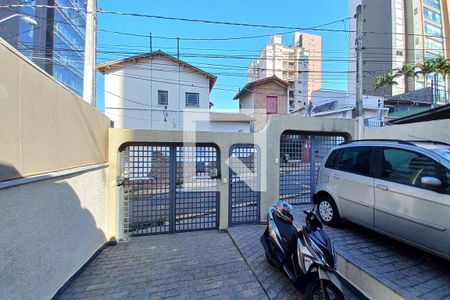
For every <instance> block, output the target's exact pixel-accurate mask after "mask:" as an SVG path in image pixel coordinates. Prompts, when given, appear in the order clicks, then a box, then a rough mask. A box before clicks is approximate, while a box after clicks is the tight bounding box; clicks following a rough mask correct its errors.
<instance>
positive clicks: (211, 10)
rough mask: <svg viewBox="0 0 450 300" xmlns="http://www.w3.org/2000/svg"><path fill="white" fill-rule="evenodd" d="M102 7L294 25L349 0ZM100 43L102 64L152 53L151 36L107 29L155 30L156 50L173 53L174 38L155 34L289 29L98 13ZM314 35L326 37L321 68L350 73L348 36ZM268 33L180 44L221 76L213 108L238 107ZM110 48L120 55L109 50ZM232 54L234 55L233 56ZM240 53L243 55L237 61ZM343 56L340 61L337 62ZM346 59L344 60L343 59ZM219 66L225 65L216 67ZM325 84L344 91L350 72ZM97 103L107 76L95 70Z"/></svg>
mask: <svg viewBox="0 0 450 300" xmlns="http://www.w3.org/2000/svg"><path fill="white" fill-rule="evenodd" d="M98 8H102V9H104V10H106V11H124V12H131V13H140V14H149V15H161V16H170V17H183V18H195V19H207V20H217V21H228V22H243V23H256V24H268V25H284V26H295V27H312V26H315V25H319V24H324V23H328V22H331V21H335V20H339V19H343V18H346V17H348V13H347V9H348V8H347V0H320V1H317V0H291V1H285V2H278V1H269V0H248V1H243V0H227V1H213V0H151V1H148V0H147V1H143V0H141V1H138V0H127V1H123V0H100V1H99V4H98ZM347 26H348V23H347V22H340V23H338V24H333V25H329V26H326V27H324V28H332V29H347V28H348V27H347ZM98 29H99V31H98V36H97V47H98V54H97V60H98V63H101V62H105V61H109V60H114V59H118V58H123V57H127V56H132V55H133V54H138V53H144V52H149V38H146V37H134V36H130V35H120V34H114V33H110V32H105V31H103V30H109V31H118V32H128V33H133V34H139V35H149V33H150V32H152V34H153V36H154V37H155V38H154V39H153V50H157V49H161V50H163V51H165V52H168V53H169V54H175V53H176V40H167V39H160V38H156V37H158V36H159V37H163V36H164V37H180V38H181V39H183V38H221V37H240V36H253V35H270V34H273V33H276V32H286V31H289V30H285V29H265V28H249V27H240V26H239V27H238V26H226V25H212V24H200V23H188V22H181V21H168V20H159V19H150V18H142V17H131V16H117V15H111V14H100V13H99V14H98ZM311 33H314V34H318V35H321V36H322V70H323V71H338V72H339V71H342V72H345V71H347V62H346V61H345V60H346V59H347V57H348V55H347V51H348V47H349V42H348V34H346V33H336V32H318V31H313V32H311ZM290 38H291V34H287V35H284V36H283V42H284V44H288V43H289V42H290ZM268 39H269V37H263V38H258V39H240V40H232V41H186V40H181V42H180V53H181V54H182V55H183V54H187V55H189V54H201V55H200V57H195V58H193V57H181V59H182V60H185V61H187V62H189V63H191V64H193V65H195V66H197V67H199V68H201V69H204V70H205V71H208V72H210V73H213V74H215V75H217V76H218V80H217V82H216V85H215V87H214V89H213V91H212V93H211V97H210V98H211V100H212V101H213V102H214V109H229V110H233V109H237V107H238V103H237V102H236V101H233V100H232V99H233V96H234V95H235V94H236V92H237V91H238V89H239V87H242V86H244V85H245V83H246V77H245V74H246V71H245V68H244V67H246V66H247V64H248V63H249V62H250V61H251V60H253V59H254V57H255V56H257V54H258V51H259V50H260V49H261V48H262V47H263V46H264V44H265V43H266V42H267V41H268ZM107 51H113V52H119V53H105V52H107ZM211 54H214V55H225V56H227V57H225V58H220V59H213V58H208V57H207V56H210V55H211ZM229 56H234V57H235V58H231V57H229ZM236 56H244V57H243V58H242V59H236ZM336 60H341V61H336ZM342 60H343V61H342ZM218 65H221V66H218ZM322 81H323V83H322V87H323V88H333V89H341V90H345V89H346V88H347V78H346V74H345V73H342V74H329V73H328V74H326V73H323V74H322ZM97 86H98V87H99V88H98V89H97V107H98V108H99V109H100V110H103V102H104V101H103V100H104V97H105V96H104V92H103V90H102V89H103V87H104V85H103V75H101V74H100V73H98V74H97Z"/></svg>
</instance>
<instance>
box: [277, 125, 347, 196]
mask: <svg viewBox="0 0 450 300" xmlns="http://www.w3.org/2000/svg"><path fill="white" fill-rule="evenodd" d="M343 141H344V137H342V136H339V135H316V134H314V135H312V134H304V133H301V132H285V133H283V134H282V135H281V139H280V198H281V199H283V200H287V201H289V203H291V204H301V203H310V202H311V201H312V196H313V195H314V193H315V189H316V184H317V172H318V169H319V166H320V162H321V161H322V159H323V158H324V156H325V155H326V154H327V152H328V151H329V150H330V149H331V148H333V147H336V146H337V145H339V144H340V143H342V142H343Z"/></svg>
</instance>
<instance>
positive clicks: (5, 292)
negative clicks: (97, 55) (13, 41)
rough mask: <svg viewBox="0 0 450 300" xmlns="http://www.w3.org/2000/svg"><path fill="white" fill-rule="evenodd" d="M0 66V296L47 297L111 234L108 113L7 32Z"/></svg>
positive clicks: (1, 51) (19, 297)
mask: <svg viewBox="0 0 450 300" xmlns="http://www.w3.org/2000/svg"><path fill="white" fill-rule="evenodd" d="M0 66H1V68H0V205H1V210H0V222H1V223H0V236H1V242H0V299H49V298H51V297H52V296H53V295H54V294H55V293H56V292H57V291H58V289H59V288H61V287H62V286H63V285H64V283H65V282H66V281H67V280H68V279H69V278H70V277H71V276H72V275H74V273H75V272H76V271H77V270H79V269H80V267H81V266H82V265H83V264H84V263H86V261H87V260H88V259H89V258H90V257H91V256H92V255H93V254H94V253H95V251H97V250H98V249H99V248H100V247H101V246H102V245H103V244H104V243H105V241H106V240H107V235H106V232H107V225H108V223H107V216H108V215H107V209H108V207H107V187H106V185H107V181H106V180H107V175H108V174H107V168H106V165H105V164H104V163H106V162H107V160H108V128H109V119H108V118H107V117H105V116H104V115H103V114H102V113H100V112H99V111H97V110H96V109H95V108H94V107H92V106H91V105H89V104H88V103H86V102H85V101H83V99H81V98H80V97H78V96H76V95H75V94H73V93H72V92H71V91H70V90H69V89H67V88H66V87H64V86H63V85H62V84H60V83H58V82H57V81H56V80H54V79H53V78H52V77H51V76H49V75H48V74H46V73H44V72H43V71H42V70H41V69H39V68H38V67H37V66H36V65H35V64H33V63H32V62H31V61H29V60H28V59H26V58H25V57H24V56H23V55H21V54H20V53H18V52H17V51H16V50H15V49H13V48H12V47H11V46H10V45H8V44H6V43H5V42H4V41H3V40H1V39H0ZM82 166H85V168H84V169H80V167H82ZM86 166H87V167H86ZM86 168H87V169H86ZM69 169H70V170H69ZM55 171H56V172H55ZM36 174H40V175H39V176H34V175H36ZM68 174H71V175H68ZM22 177H25V178H22ZM14 178H22V179H17V180H14Z"/></svg>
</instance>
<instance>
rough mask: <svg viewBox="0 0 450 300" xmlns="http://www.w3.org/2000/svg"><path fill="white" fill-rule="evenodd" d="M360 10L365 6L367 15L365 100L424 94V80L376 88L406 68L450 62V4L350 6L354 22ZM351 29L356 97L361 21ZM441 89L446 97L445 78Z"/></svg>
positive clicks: (416, 0)
mask: <svg viewBox="0 0 450 300" xmlns="http://www.w3.org/2000/svg"><path fill="white" fill-rule="evenodd" d="M358 5H362V13H363V25H362V26H363V27H362V28H363V31H364V34H363V47H364V50H363V51H362V59H363V64H362V68H363V78H362V82H363V94H367V95H382V94H383V95H387V96H393V95H398V94H402V93H407V92H411V91H415V90H419V89H421V88H424V87H425V80H424V78H423V77H416V78H409V79H408V78H404V77H400V78H399V79H398V80H397V82H398V84H397V85H393V86H392V87H386V88H385V89H383V90H379V91H377V90H375V89H374V88H373V83H374V81H375V78H376V77H377V76H378V75H380V74H386V73H387V72H389V71H391V70H395V69H398V68H401V67H402V66H403V65H404V64H405V63H409V64H418V63H421V62H423V60H424V59H426V58H435V57H438V56H439V55H443V56H445V57H450V52H449V51H450V40H449V38H450V28H449V26H450V24H449V21H450V20H449V7H448V0H392V1H388V0H380V1H373V0H372V1H371V0H349V15H350V16H353V15H354V14H355V13H356V7H357V6H358ZM349 29H350V31H351V33H350V39H351V41H352V43H351V45H352V47H351V48H350V49H349V71H350V72H349V73H350V75H349V86H348V90H349V92H351V93H354V91H355V90H356V86H355V83H356V77H355V76H356V61H355V60H356V56H355V49H354V41H355V33H354V31H355V30H356V20H355V19H353V20H352V21H351V23H350V28H349ZM431 77H432V75H431ZM431 77H430V79H429V80H428V86H429V85H430V82H431V79H432V78H431ZM438 86H439V90H440V92H441V93H443V92H444V91H445V90H446V87H447V86H448V83H446V82H444V79H443V78H441V77H440V76H439V80H438Z"/></svg>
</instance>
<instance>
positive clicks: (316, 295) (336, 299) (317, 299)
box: [305, 279, 344, 300]
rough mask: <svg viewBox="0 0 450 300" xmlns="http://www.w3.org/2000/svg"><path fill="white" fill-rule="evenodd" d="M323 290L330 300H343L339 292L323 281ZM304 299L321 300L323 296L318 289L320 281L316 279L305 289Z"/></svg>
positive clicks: (332, 285)
mask: <svg viewBox="0 0 450 300" xmlns="http://www.w3.org/2000/svg"><path fill="white" fill-rule="evenodd" d="M323 284H324V286H325V289H326V290H327V294H328V297H329V299H330V300H344V295H343V294H342V293H341V291H340V290H339V289H338V288H337V287H335V286H334V284H332V283H331V282H330V281H324V283H323ZM305 299H307V300H323V299H325V296H324V294H323V292H322V288H321V287H320V281H319V280H318V279H316V280H314V281H312V282H310V283H309V284H308V285H307V286H306V289H305Z"/></svg>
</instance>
